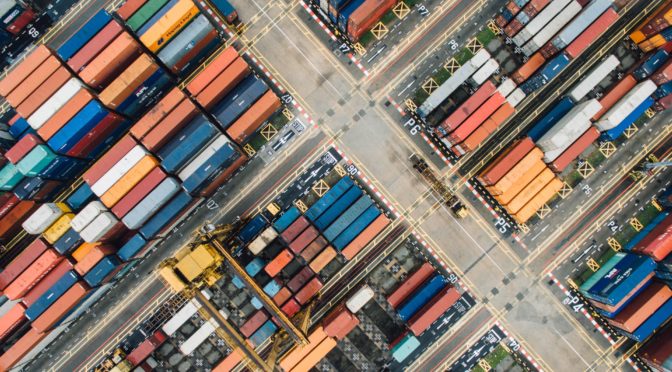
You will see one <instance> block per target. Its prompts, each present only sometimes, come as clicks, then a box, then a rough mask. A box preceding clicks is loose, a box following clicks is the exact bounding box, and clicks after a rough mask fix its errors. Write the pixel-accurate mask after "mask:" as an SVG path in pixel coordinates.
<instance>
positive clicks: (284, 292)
mask: <svg viewBox="0 0 672 372" xmlns="http://www.w3.org/2000/svg"><path fill="white" fill-rule="evenodd" d="M290 297H292V291H290V290H289V288H287V287H282V288H281V289H280V290H279V291H278V293H276V294H275V295H274V296H273V302H275V304H276V305H278V306H282V304H284V303H285V302H287V300H289V299H290Z"/></svg>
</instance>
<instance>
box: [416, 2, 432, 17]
mask: <svg viewBox="0 0 672 372" xmlns="http://www.w3.org/2000/svg"><path fill="white" fill-rule="evenodd" d="M417 7H418V13H420V15H421V16H423V17H427V16H428V15H429V14H430V13H429V9H427V7H426V6H424V5H418V6H417Z"/></svg>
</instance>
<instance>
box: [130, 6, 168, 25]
mask: <svg viewBox="0 0 672 372" xmlns="http://www.w3.org/2000/svg"><path fill="white" fill-rule="evenodd" d="M167 2H168V0H149V1H148V2H147V3H145V5H143V6H142V7H141V8H140V9H139V10H138V11H137V12H135V13H134V14H133V16H132V17H131V18H129V19H128V21H127V22H126V24H127V25H128V27H130V29H131V30H133V31H138V29H139V28H140V27H142V25H144V24H145V23H146V22H147V21H148V20H149V19H150V18H152V16H154V14H156V12H158V11H159V9H161V8H162V7H163V6H164V5H166V3H167Z"/></svg>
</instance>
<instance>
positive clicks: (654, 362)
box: [638, 327, 672, 369]
mask: <svg viewBox="0 0 672 372" xmlns="http://www.w3.org/2000/svg"><path fill="white" fill-rule="evenodd" d="M638 356H639V357H640V358H642V359H643V360H644V361H646V363H647V364H648V365H649V366H651V367H655V368H659V369H662V366H663V364H664V363H669V359H670V357H671V356H672V327H667V328H666V329H661V330H660V332H658V333H656V334H655V335H654V336H653V337H652V338H651V340H649V341H648V342H647V343H646V344H644V345H643V346H642V347H641V348H640V349H639V351H638ZM666 368H668V367H666Z"/></svg>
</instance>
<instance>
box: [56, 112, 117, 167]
mask: <svg viewBox="0 0 672 372" xmlns="http://www.w3.org/2000/svg"><path fill="white" fill-rule="evenodd" d="M124 120H125V119H124V118H123V117H121V116H119V115H117V114H115V113H112V112H111V113H109V114H107V116H105V117H104V118H103V120H101V121H100V122H99V123H98V124H97V125H96V126H95V127H94V128H93V129H91V131H89V132H88V133H87V134H86V135H85V136H84V137H82V139H81V140H79V142H77V143H76V144H75V145H74V146H73V147H72V148H71V149H70V150H69V151H68V152H67V153H66V155H68V156H72V157H76V158H88V157H90V156H91V152H92V151H93V150H94V149H96V148H97V147H98V146H100V145H102V144H104V143H107V144H108V145H109V144H110V143H111V142H112V141H113V140H114V139H115V138H114V137H112V136H111V135H112V134H113V133H114V132H115V131H116V130H117V129H119V125H121V123H123V121H124Z"/></svg>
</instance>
